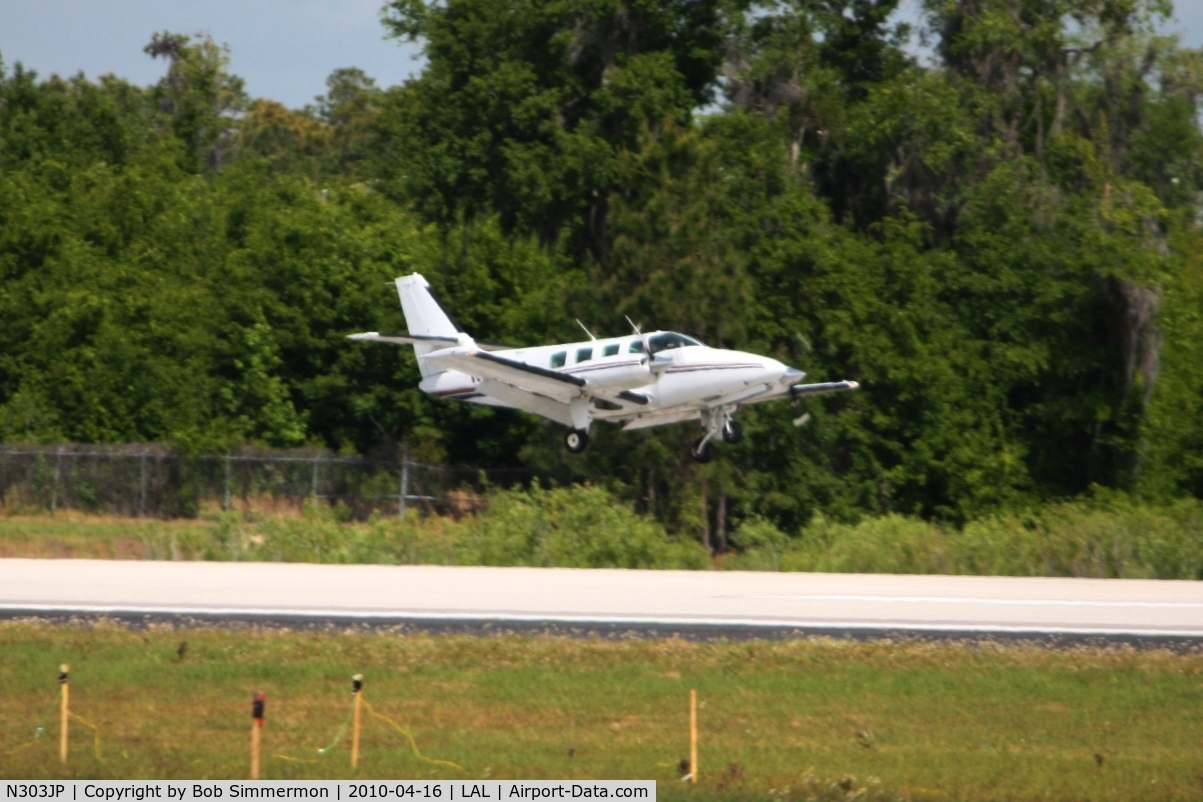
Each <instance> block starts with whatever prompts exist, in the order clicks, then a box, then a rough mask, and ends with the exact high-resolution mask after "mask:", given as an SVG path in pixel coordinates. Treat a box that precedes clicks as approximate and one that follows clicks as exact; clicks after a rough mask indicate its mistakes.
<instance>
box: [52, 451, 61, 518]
mask: <svg viewBox="0 0 1203 802" xmlns="http://www.w3.org/2000/svg"><path fill="white" fill-rule="evenodd" d="M62 462H63V447H62V446H59V447H58V451H56V452H55V454H54V490H53V491H51V493H50V511H51V512H54V511H55V510H57V509H58V483H59V471H60V470H61V465H62Z"/></svg>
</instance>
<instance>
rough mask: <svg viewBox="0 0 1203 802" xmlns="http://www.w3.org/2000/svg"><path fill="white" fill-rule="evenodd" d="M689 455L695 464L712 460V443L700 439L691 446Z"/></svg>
mask: <svg viewBox="0 0 1203 802" xmlns="http://www.w3.org/2000/svg"><path fill="white" fill-rule="evenodd" d="M690 453H691V454H693V458H694V460H696V461H697V462H709V461H710V460H712V459H714V443H712V442H710V441H709V440H706V439H705V438H702V439H701V440H698V441H697V442H696V443H694V444H693V450H692V451H690Z"/></svg>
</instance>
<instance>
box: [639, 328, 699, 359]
mask: <svg viewBox="0 0 1203 802" xmlns="http://www.w3.org/2000/svg"><path fill="white" fill-rule="evenodd" d="M647 344H648V349H649V350H650V351H651V352H652V353H653V354H657V353H659V352H661V351H671V350H672V349H674V348H684V347H685V346H687V345H701V343H700V342H698V341H697V340H695V339H693V338H692V337H686V336H685V335H684V334H677V333H676V332H672V331H666V332H664V333H663V334H655V335H652V336H651V337H649V338H648V343H647Z"/></svg>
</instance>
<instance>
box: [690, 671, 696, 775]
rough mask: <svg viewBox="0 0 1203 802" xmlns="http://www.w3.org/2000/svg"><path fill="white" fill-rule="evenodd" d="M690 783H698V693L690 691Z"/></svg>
mask: <svg viewBox="0 0 1203 802" xmlns="http://www.w3.org/2000/svg"><path fill="white" fill-rule="evenodd" d="M689 781H690V782H691V783H696V782H697V781H698V692H697V691H696V690H693V689H690V691H689Z"/></svg>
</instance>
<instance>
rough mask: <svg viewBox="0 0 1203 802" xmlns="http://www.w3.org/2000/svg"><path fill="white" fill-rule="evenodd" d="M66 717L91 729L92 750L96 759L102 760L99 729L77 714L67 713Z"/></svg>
mask: <svg viewBox="0 0 1203 802" xmlns="http://www.w3.org/2000/svg"><path fill="white" fill-rule="evenodd" d="M67 715H69V716H70V717H71V718H73V719H75V720H76V721H78V722H79V723H80V724H83V725H84V726H85V727H91V728H92V738H93V741H92V750H93V751H94V752H95V753H96V759H97V760H101V759H102V758H101V757H100V728H99V727H97V726H96V725H95V724H93V723H92V722H90V721H88V720H87V719H86V718H84V717H83V716H81V715H79V714H77V713H71V712H68V713H67Z"/></svg>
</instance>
